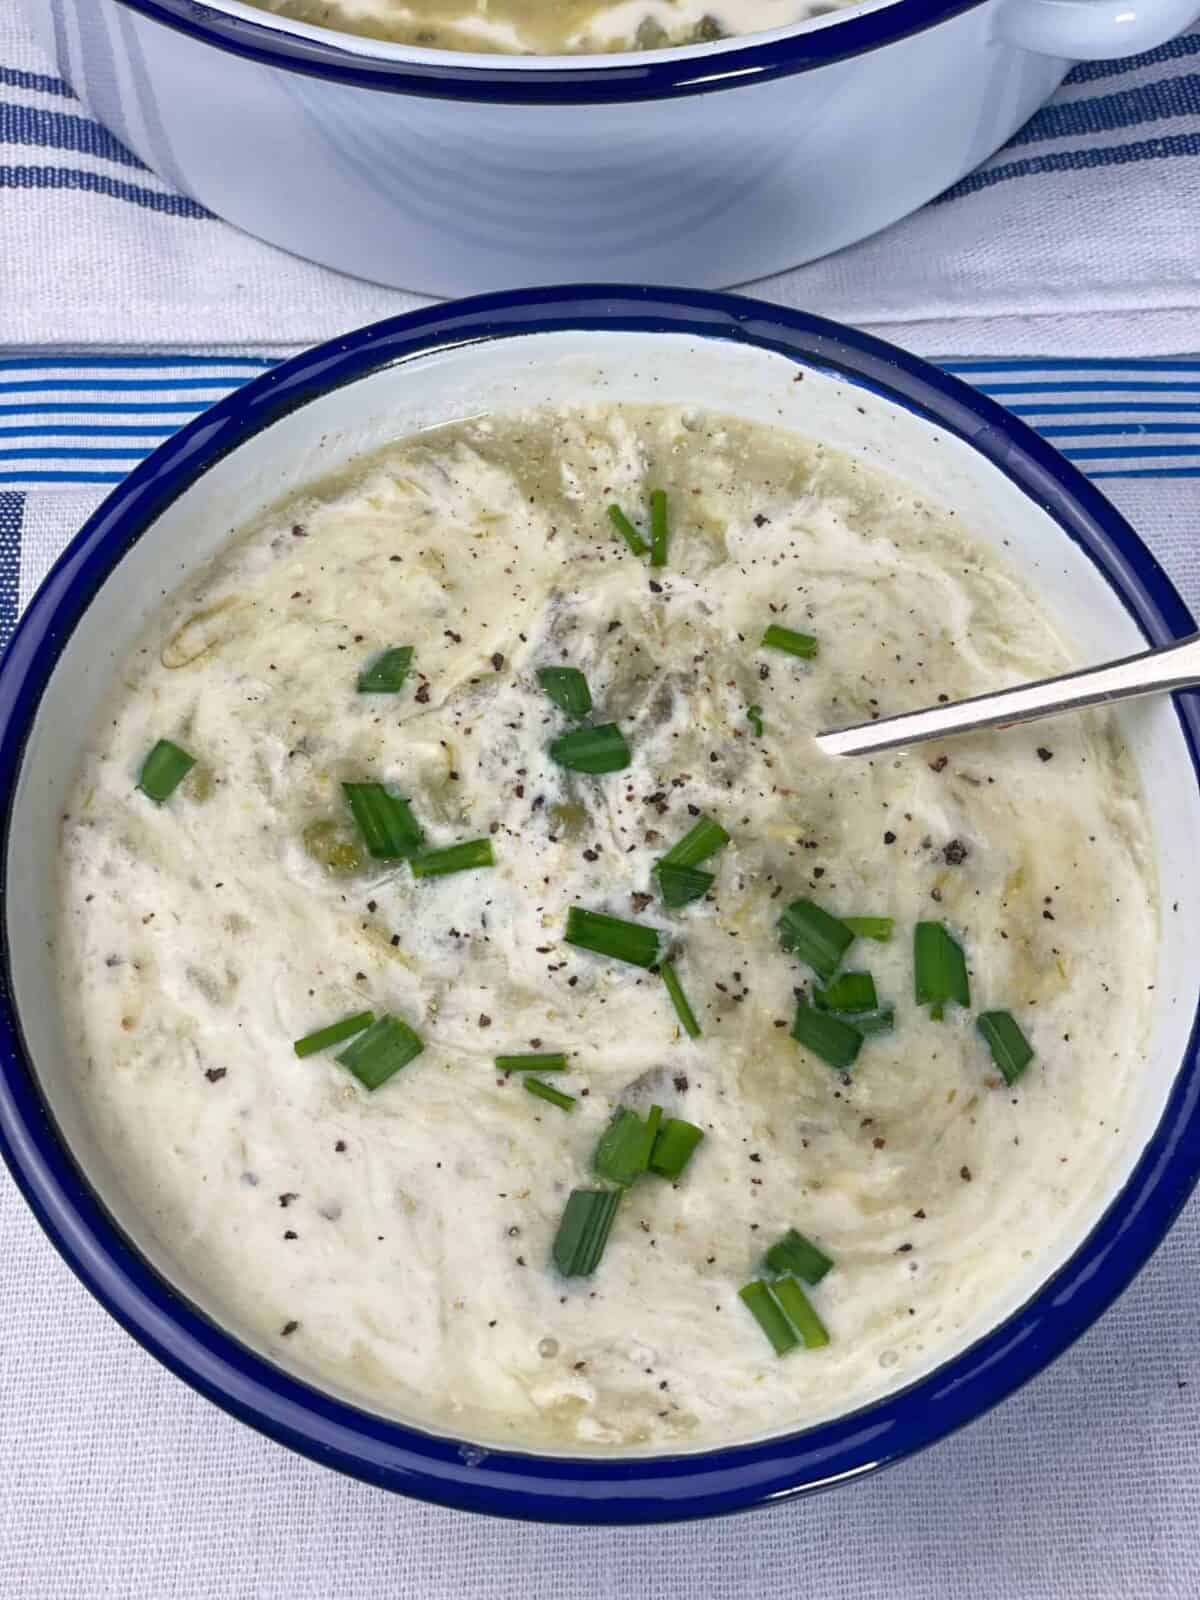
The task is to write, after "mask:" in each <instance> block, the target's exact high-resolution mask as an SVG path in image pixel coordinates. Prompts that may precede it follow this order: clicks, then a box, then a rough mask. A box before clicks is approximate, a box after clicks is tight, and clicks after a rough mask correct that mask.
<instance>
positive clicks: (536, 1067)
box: [496, 1050, 567, 1072]
mask: <svg viewBox="0 0 1200 1600" xmlns="http://www.w3.org/2000/svg"><path fill="white" fill-rule="evenodd" d="M496 1066H497V1068H498V1069H499V1071H501V1072H565V1071H566V1070H567V1058H566V1056H565V1055H563V1054H562V1053H561V1052H560V1051H550V1050H547V1051H546V1052H545V1053H544V1054H539V1055H524V1056H497V1057H496Z"/></svg>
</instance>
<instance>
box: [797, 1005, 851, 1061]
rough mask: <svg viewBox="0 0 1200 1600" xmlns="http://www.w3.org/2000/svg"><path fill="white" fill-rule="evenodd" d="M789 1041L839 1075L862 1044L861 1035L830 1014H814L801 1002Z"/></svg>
mask: <svg viewBox="0 0 1200 1600" xmlns="http://www.w3.org/2000/svg"><path fill="white" fill-rule="evenodd" d="M792 1038H793V1039H795V1041H796V1043H797V1044H802V1045H803V1046H804V1047H805V1049H807V1050H811V1051H812V1052H813V1054H814V1055H817V1056H820V1058H821V1060H822V1061H827V1062H828V1063H829V1065H830V1066H831V1067H836V1068H837V1069H838V1071H839V1072H846V1071H848V1070H849V1068H850V1066H851V1064H852V1063H853V1061H854V1058H855V1056H857V1054H858V1052H859V1051H860V1050H861V1049H862V1042H863V1036H862V1034H861V1033H859V1031H858V1029H857V1028H855V1027H853V1026H852V1025H851V1024H850V1023H849V1022H844V1021H843V1020H842V1018H841V1017H835V1016H834V1015H833V1013H832V1012H830V1011H817V1010H816V1009H815V1008H814V1007H813V1006H810V1005H808V1004H807V1003H806V1002H805V1001H803V1000H801V1002H800V1004H799V1005H798V1006H797V1007H796V1020H795V1022H793V1023H792Z"/></svg>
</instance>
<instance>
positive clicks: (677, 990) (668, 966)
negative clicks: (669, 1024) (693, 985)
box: [659, 961, 700, 1039]
mask: <svg viewBox="0 0 1200 1600" xmlns="http://www.w3.org/2000/svg"><path fill="white" fill-rule="evenodd" d="M659 970H660V971H661V972H662V979H663V982H664V983H665V984H666V986H667V993H668V994H669V995H670V996H671V1004H672V1005H673V1006H674V1007H675V1015H676V1016H677V1017H678V1018H679V1022H680V1026H681V1027H682V1028H683V1031H684V1033H686V1034H687V1036H688V1038H689V1039H698V1038H699V1037H700V1024H699V1023H698V1022H697V1021H696V1013H695V1012H694V1011H693V1010H692V1008H691V1006H690V1005H688V997H687V995H685V994H684V992H683V985H682V984H681V983H680V981H679V974H678V973H677V972H676V971H675V963H674V962H673V961H664V962H663V964H662V966H661V968H660V969H659Z"/></svg>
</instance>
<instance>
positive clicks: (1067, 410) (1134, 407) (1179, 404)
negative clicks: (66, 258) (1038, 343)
mask: <svg viewBox="0 0 1200 1600" xmlns="http://www.w3.org/2000/svg"><path fill="white" fill-rule="evenodd" d="M3 409H4V408H3V407H2V406H0V411H3ZM1008 409H1009V410H1010V411H1011V412H1012V414H1013V416H1015V417H1051V416H1053V417H1061V416H1064V415H1065V416H1081V415H1082V414H1083V413H1085V412H1086V413H1087V414H1088V415H1089V416H1093V415H1095V414H1097V413H1112V412H1114V411H1140V412H1145V413H1147V414H1153V415H1161V414H1163V413H1164V412H1172V413H1174V412H1180V411H1183V412H1187V413H1190V414H1191V415H1193V416H1195V417H1196V419H1197V426H1198V427H1200V405H1198V404H1197V403H1196V402H1195V401H1190V400H1058V401H1055V400H1048V401H1047V402H1046V403H1045V404H1044V405H1040V406H1039V405H1029V406H1018V405H1010V406H1009V407H1008ZM1035 426H1037V424H1035ZM1039 432H1040V428H1039Z"/></svg>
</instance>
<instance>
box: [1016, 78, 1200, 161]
mask: <svg viewBox="0 0 1200 1600" xmlns="http://www.w3.org/2000/svg"><path fill="white" fill-rule="evenodd" d="M1198 111H1200V74H1197V73H1195V72H1189V73H1187V74H1186V75H1185V76H1183V77H1180V78H1160V79H1158V80H1157V82H1155V83H1143V84H1139V85H1138V87H1137V88H1136V89H1122V90H1120V91H1119V92H1118V93H1116V94H1099V95H1092V96H1091V97H1089V98H1088V99H1086V100H1068V101H1066V102H1065V103H1063V104H1061V105H1049V106H1043V107H1042V109H1041V110H1040V111H1038V112H1035V113H1034V115H1033V116H1032V117H1030V119H1029V121H1028V122H1027V123H1026V124H1025V126H1024V127H1023V128H1020V129H1019V130H1018V131H1017V132H1016V133H1014V134H1013V136H1012V138H1011V139H1010V140H1009V141H1008V148H1009V149H1011V148H1012V147H1013V146H1014V145H1020V144H1034V143H1036V142H1037V141H1038V140H1039V139H1063V138H1069V137H1075V136H1077V135H1079V134H1088V133H1110V132H1111V131H1112V130H1113V129H1114V128H1132V127H1133V126H1134V125H1135V124H1136V123H1139V122H1156V121H1158V120H1160V119H1161V118H1163V117H1192V116H1195V115H1196V113H1197V112H1198Z"/></svg>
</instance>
